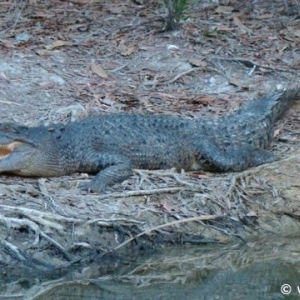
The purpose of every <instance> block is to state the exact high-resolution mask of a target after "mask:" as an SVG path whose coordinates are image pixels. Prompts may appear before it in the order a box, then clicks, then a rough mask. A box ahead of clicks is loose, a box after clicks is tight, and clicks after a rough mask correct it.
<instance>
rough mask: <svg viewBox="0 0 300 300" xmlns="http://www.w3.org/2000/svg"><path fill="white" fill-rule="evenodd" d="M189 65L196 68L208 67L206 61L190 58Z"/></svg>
mask: <svg viewBox="0 0 300 300" xmlns="http://www.w3.org/2000/svg"><path fill="white" fill-rule="evenodd" d="M189 63H190V64H191V65H193V66H196V67H206V66H207V63H206V62H205V61H203V60H200V59H196V58H190V59H189Z"/></svg>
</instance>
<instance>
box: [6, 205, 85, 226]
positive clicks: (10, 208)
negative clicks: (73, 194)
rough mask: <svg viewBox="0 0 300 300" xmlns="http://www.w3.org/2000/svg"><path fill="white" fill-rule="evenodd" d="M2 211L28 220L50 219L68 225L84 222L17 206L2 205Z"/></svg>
mask: <svg viewBox="0 0 300 300" xmlns="http://www.w3.org/2000/svg"><path fill="white" fill-rule="evenodd" d="M0 209H3V210H4V211H9V212H14V213H18V214H21V215H24V216H27V217H28V218H36V217H38V218H41V219H44V218H46V219H50V220H55V221H61V222H68V223H74V222H75V223H83V220H80V219H75V218H70V217H63V216H61V215H58V214H53V213H48V212H43V211H39V210H35V209H31V208H26V207H16V206H9V205H2V204H0Z"/></svg>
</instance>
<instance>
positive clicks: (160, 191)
mask: <svg viewBox="0 0 300 300" xmlns="http://www.w3.org/2000/svg"><path fill="white" fill-rule="evenodd" d="M182 190H184V187H171V188H162V189H153V190H142V191H128V192H124V193H110V194H107V195H102V196H99V197H98V198H97V200H103V199H106V198H112V197H114V198H125V197H131V196H146V195H154V194H163V193H176V192H179V191H182ZM0 207H1V206H0Z"/></svg>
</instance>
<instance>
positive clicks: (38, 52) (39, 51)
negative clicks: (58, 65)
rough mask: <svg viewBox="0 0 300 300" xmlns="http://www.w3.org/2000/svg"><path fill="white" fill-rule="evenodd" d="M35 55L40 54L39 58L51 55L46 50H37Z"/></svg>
mask: <svg viewBox="0 0 300 300" xmlns="http://www.w3.org/2000/svg"><path fill="white" fill-rule="evenodd" d="M35 53H36V54H38V55H39V56H44V55H50V53H49V51H48V50H45V49H42V50H36V51H35Z"/></svg>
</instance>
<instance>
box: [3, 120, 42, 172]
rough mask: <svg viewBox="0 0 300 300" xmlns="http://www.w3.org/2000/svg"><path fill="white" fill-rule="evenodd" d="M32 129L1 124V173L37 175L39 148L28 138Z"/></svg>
mask: <svg viewBox="0 0 300 300" xmlns="http://www.w3.org/2000/svg"><path fill="white" fill-rule="evenodd" d="M29 130H30V129H29V128H28V127H25V126H17V125H15V124H10V123H5V124H0V173H12V174H16V175H23V176H31V175H33V173H34V174H36V172H33V169H35V166H34V165H35V164H34V162H35V160H36V159H37V156H38V154H39V150H38V148H37V147H36V146H35V144H34V143H33V142H32V140H30V139H29V138H28V131H29Z"/></svg>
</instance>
